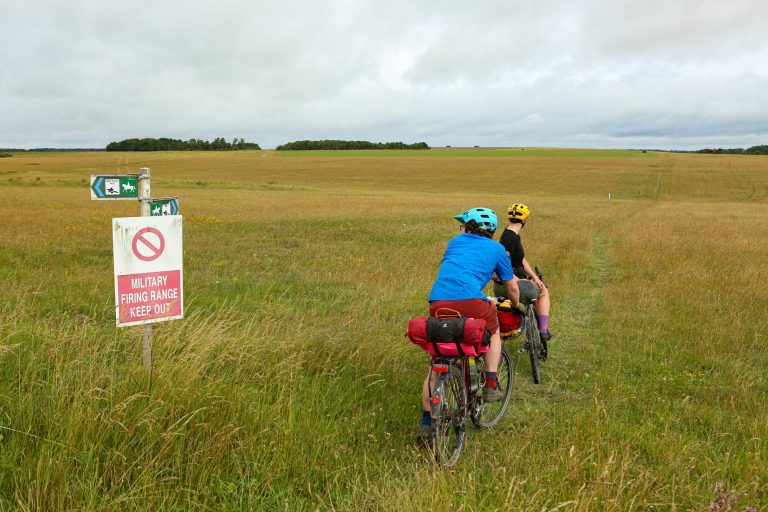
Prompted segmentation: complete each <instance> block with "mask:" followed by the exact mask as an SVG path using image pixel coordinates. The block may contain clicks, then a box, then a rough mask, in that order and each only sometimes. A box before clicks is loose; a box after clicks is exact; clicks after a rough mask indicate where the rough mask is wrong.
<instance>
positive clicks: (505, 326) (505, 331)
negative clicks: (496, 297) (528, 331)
mask: <svg viewBox="0 0 768 512" xmlns="http://www.w3.org/2000/svg"><path fill="white" fill-rule="evenodd" d="M496 316H497V317H498V319H499V334H500V335H501V336H502V337H504V338H506V337H507V336H514V337H517V336H519V335H520V331H521V329H520V321H521V317H520V313H519V312H518V311H517V310H516V309H515V308H513V307H512V302H511V301H510V300H509V299H507V300H505V301H503V302H499V303H497V304H496Z"/></svg>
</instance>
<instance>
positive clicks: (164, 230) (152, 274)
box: [112, 215, 184, 327]
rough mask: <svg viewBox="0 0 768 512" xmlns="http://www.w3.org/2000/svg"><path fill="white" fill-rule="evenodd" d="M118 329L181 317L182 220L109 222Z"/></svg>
mask: <svg viewBox="0 0 768 512" xmlns="http://www.w3.org/2000/svg"><path fill="white" fill-rule="evenodd" d="M112 227H113V234H112V245H113V249H114V257H115V316H116V320H117V326H118V327H121V326H128V325H139V324H148V323H154V322H162V321H165V320H175V319H178V318H183V315H184V293H183V268H182V236H181V216H180V215H170V216H165V217H127V218H118V219H112Z"/></svg>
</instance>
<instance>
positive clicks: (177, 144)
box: [106, 137, 261, 151]
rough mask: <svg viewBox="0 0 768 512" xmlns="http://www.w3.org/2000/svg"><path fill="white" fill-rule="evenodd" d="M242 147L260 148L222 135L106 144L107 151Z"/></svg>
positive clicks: (217, 149) (211, 149) (219, 149)
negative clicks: (204, 138) (209, 139)
mask: <svg viewBox="0 0 768 512" xmlns="http://www.w3.org/2000/svg"><path fill="white" fill-rule="evenodd" d="M243 149H261V147H260V146H259V145H258V144H256V143H255V142H246V141H245V139H243V138H239V139H238V138H235V139H233V140H232V142H227V141H226V140H225V139H224V137H218V138H215V139H213V142H208V141H207V140H203V139H189V140H186V141H185V140H181V139H169V138H166V137H162V138H159V139H154V138H144V139H125V140H121V141H119V142H110V143H109V144H107V148H106V150H107V151H237V150H243Z"/></svg>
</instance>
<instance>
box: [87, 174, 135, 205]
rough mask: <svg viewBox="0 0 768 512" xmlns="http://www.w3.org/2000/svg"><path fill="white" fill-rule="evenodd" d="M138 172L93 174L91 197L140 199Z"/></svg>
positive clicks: (97, 198) (98, 198) (100, 198)
mask: <svg viewBox="0 0 768 512" xmlns="http://www.w3.org/2000/svg"><path fill="white" fill-rule="evenodd" d="M138 197H139V175H138V174H107V175H102V174H91V199H95V200H109V199H138Z"/></svg>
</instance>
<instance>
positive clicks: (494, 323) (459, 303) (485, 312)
mask: <svg viewBox="0 0 768 512" xmlns="http://www.w3.org/2000/svg"><path fill="white" fill-rule="evenodd" d="M438 309H444V310H445V309H448V310H451V309H452V310H454V311H458V312H459V313H461V315H462V316H468V317H471V318H484V319H485V328H486V329H488V330H489V331H490V332H491V334H493V333H495V332H496V331H497V330H498V328H499V319H498V317H497V316H496V306H494V305H493V304H491V303H490V302H488V301H487V300H483V299H465V300H435V301H432V302H430V303H429V316H437V314H436V313H437V310H438ZM450 313H451V311H441V312H440V316H448V315H450Z"/></svg>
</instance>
